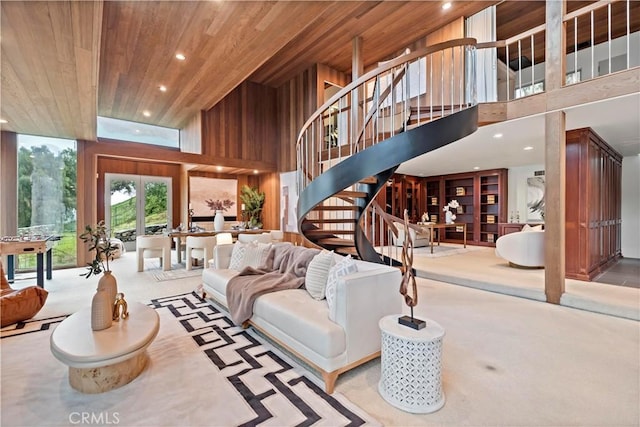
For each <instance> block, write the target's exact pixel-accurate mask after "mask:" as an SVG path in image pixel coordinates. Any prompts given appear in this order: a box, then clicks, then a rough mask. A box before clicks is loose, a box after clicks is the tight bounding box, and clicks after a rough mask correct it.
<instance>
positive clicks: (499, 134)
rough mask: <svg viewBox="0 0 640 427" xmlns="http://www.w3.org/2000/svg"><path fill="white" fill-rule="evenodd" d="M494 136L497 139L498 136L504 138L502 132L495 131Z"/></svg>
mask: <svg viewBox="0 0 640 427" xmlns="http://www.w3.org/2000/svg"><path fill="white" fill-rule="evenodd" d="M493 137H494V138H496V139H497V138H502V134H501V133H495V134H493Z"/></svg>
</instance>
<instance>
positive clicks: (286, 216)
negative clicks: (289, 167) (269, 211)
mask: <svg viewBox="0 0 640 427" xmlns="http://www.w3.org/2000/svg"><path fill="white" fill-rule="evenodd" d="M297 212H298V185H297V182H296V171H292V172H284V173H281V174H280V218H281V220H280V221H281V224H280V229H281V230H282V231H286V232H289V233H297V232H298V215H297Z"/></svg>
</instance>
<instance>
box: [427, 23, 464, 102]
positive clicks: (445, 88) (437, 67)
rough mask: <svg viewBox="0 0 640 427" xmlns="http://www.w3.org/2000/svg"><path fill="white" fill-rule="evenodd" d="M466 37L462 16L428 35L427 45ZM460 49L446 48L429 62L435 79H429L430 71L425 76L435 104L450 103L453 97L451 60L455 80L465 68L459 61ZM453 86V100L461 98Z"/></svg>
mask: <svg viewBox="0 0 640 427" xmlns="http://www.w3.org/2000/svg"><path fill="white" fill-rule="evenodd" d="M462 37H464V17H460V18H458V19H455V20H453V21H451V22H450V23H449V24H447V25H445V26H444V27H442V28H440V29H438V30H436V31H434V32H433V33H431V34H429V35H428V36H427V37H426V39H425V40H426V45H427V46H431V45H434V44H438V43H441V42H445V41H449V40H454V39H458V38H462ZM459 55H460V52H459V50H457V49H456V50H455V51H452V50H446V51H444V54H443V55H442V56H440V55H433V56H432V58H433V59H432V62H433V65H431V64H428V65H427V67H429V69H430V70H433V79H429V77H428V76H429V73H427V75H426V76H425V79H427V90H428V91H429V89H430V90H431V93H432V96H433V103H434V105H448V104H449V103H451V99H452V94H451V91H452V88H451V77H452V76H451V63H452V62H451V61H452V59H453V60H454V61H455V62H454V68H453V73H454V81H458V80H459V76H462V75H463V73H464V70H462V68H461V66H460V65H458V64H460V61H459ZM431 67H432V68H431ZM455 89H458V88H457V87H456V88H453V91H454V94H453V100H454V102H456V101H458V100H459V99H460V94H459V93H458V92H456V91H455Z"/></svg>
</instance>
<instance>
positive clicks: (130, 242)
mask: <svg viewBox="0 0 640 427" xmlns="http://www.w3.org/2000/svg"><path fill="white" fill-rule="evenodd" d="M105 187H106V188H105V192H104V194H105V221H106V223H107V227H108V228H109V230H110V231H111V237H117V238H119V239H120V240H122V241H123V242H124V244H125V247H126V249H127V251H135V249H136V237H137V236H141V235H145V234H147V235H148V234H162V233H163V231H164V230H165V229H168V228H169V226H168V224H171V219H172V218H171V206H172V203H171V197H172V195H171V178H168V177H158V176H143V175H124V174H110V173H108V174H105Z"/></svg>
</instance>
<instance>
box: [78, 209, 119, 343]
mask: <svg viewBox="0 0 640 427" xmlns="http://www.w3.org/2000/svg"><path fill="white" fill-rule="evenodd" d="M79 238H80V239H81V240H82V241H83V242H84V243H88V244H89V248H88V249H89V251H94V257H93V260H92V261H91V262H90V263H88V264H87V265H88V267H87V269H88V272H87V273H84V274H82V275H83V276H84V277H86V278H89V277H91V275H93V274H95V275H98V274H100V273H103V275H102V277H100V280H98V287H97V289H96V294H95V295H94V296H93V299H92V301H91V328H92V329H93V330H94V331H99V330H102V329H106V328H108V327H110V326H111V317H112V311H113V305H114V304H115V300H116V294H117V293H118V282H117V281H116V278H115V277H114V276H113V275H112V274H111V270H110V269H109V261H110V260H113V254H114V252H115V251H117V250H118V246H117V245H115V244H113V243H112V242H111V240H110V239H109V233H108V232H107V227H106V225H105V223H104V221H100V222H99V223H98V224H97V225H96V226H95V227H92V226H90V225H87V226H85V228H84V233H82V234H81V235H80V236H79Z"/></svg>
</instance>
